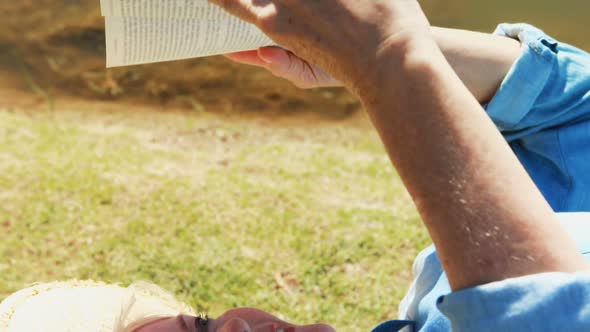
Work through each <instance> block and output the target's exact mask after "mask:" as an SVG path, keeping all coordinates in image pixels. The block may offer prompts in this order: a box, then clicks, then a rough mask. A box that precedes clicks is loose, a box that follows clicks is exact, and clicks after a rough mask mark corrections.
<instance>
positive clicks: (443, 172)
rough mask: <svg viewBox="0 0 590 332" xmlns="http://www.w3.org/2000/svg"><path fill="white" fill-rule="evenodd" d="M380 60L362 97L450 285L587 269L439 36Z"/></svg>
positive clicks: (456, 286)
mask: <svg viewBox="0 0 590 332" xmlns="http://www.w3.org/2000/svg"><path fill="white" fill-rule="evenodd" d="M407 45H409V46H407ZM404 49H405V50H404ZM408 49H409V50H408ZM382 57H383V58H384V59H387V60H386V61H384V63H382V64H381V66H380V68H383V69H384V70H383V73H382V78H381V82H380V83H381V84H378V85H376V86H377V87H378V88H375V89H373V90H366V92H368V94H366V95H365V97H364V98H362V99H363V100H364V102H365V104H366V107H367V109H368V112H369V114H370V116H371V118H372V120H373V122H374V124H375V126H376V128H377V129H378V131H379V133H380V135H381V137H382V140H383V142H384V144H385V146H386V148H387V151H388V153H389V155H390V157H391V159H392V161H393V164H394V165H395V166H396V168H397V170H398V172H399V174H400V176H401V178H402V180H403V181H404V183H405V185H406V187H407V188H408V190H409V192H410V193H411V195H412V197H413V199H414V201H415V202H416V205H417V207H418V209H419V211H420V213H421V215H422V217H423V220H424V223H425V225H426V227H427V228H428V231H429V233H430V235H431V237H432V239H433V241H434V243H435V245H436V247H437V251H438V255H439V257H440V259H441V262H442V264H443V266H444V269H445V271H446V273H447V275H448V277H449V281H450V283H451V286H452V287H453V289H463V288H467V287H471V286H476V285H481V284H485V283H488V282H492V281H499V280H503V279H506V278H509V277H517V276H523V275H529V274H534V273H541V272H549V271H567V272H573V271H577V270H581V269H586V268H587V266H586V264H585V262H584V260H583V258H582V256H581V255H579V254H578V252H577V249H576V246H575V245H574V243H573V241H572V240H571V239H570V238H569V237H568V235H567V234H566V233H565V232H564V231H563V230H562V228H561V226H560V225H559V222H557V221H556V217H555V215H554V213H553V211H552V210H551V208H550V207H549V205H548V204H547V203H546V201H545V200H544V198H543V196H542V195H541V193H540V192H539V191H538V189H537V188H536V186H535V184H534V183H533V181H532V180H531V179H530V177H529V176H528V175H527V173H526V171H525V170H524V168H523V167H522V166H521V164H520V163H519V161H518V160H517V158H516V156H515V155H514V154H513V152H512V151H511V150H510V148H509V146H508V144H507V143H506V142H505V140H504V139H503V137H502V136H501V134H500V133H499V132H498V130H497V129H496V127H495V126H494V124H493V123H492V121H491V120H490V119H489V117H488V116H487V115H486V114H485V112H484V111H483V109H482V108H481V106H480V105H479V104H478V102H477V101H476V100H475V99H474V98H473V96H472V95H471V94H470V93H469V92H468V91H467V89H466V87H465V86H464V85H463V84H462V82H461V81H460V80H459V78H458V77H457V75H456V74H455V73H454V72H453V70H452V69H451V67H450V66H449V65H448V63H447V62H446V61H445V58H444V57H443V55H442V53H441V52H440V50H439V49H438V47H437V46H436V43H435V42H434V41H433V40H429V39H428V38H424V39H423V40H419V41H412V42H409V43H408V44H406V45H401V46H399V45H394V46H392V47H390V49H389V50H388V54H386V55H383V56H382ZM477 57H478V56H475V58H477ZM386 68H387V69H386ZM361 97H363V96H362V95H361Z"/></svg>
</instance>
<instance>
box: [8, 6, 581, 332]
mask: <svg viewBox="0 0 590 332" xmlns="http://www.w3.org/2000/svg"><path fill="white" fill-rule="evenodd" d="M422 4H423V6H424V8H425V10H426V11H427V13H428V15H429V17H430V19H431V21H432V23H433V24H435V25H439V26H445V27H455V28H465V29H472V30H479V31H489V32H491V31H493V30H494V28H495V26H496V25H497V24H498V23H500V22H528V23H532V24H534V25H537V26H538V27H540V28H542V29H544V30H545V31H546V32H548V33H550V34H551V35H553V36H554V37H556V38H557V39H558V40H561V41H565V42H569V43H572V44H575V45H577V46H579V47H581V48H584V49H590V34H589V33H588V31H589V30H588V26H587V21H588V14H589V13H590V2H588V1H582V0H562V1H548V0H535V1H533V0H521V1H508V0H495V1H466V0H449V1H440V0H424V1H422ZM0 15H1V18H0V300H2V299H3V298H4V297H6V296H8V295H9V294H11V293H12V292H14V291H16V290H18V289H21V288H23V287H25V286H26V285H28V284H30V283H33V282H46V281H53V280H67V279H94V280H102V281H106V282H114V283H122V284H129V283H132V282H134V281H137V280H144V281H148V282H153V283H156V284H159V285H161V286H163V287H164V288H166V289H168V290H170V291H172V292H173V293H174V294H176V295H178V296H179V298H180V299H182V300H184V301H187V302H188V303H190V304H192V305H193V306H195V307H196V308H197V309H198V310H203V311H209V312H210V313H211V315H212V316H216V315H219V314H221V313H222V312H223V311H224V310H226V309H229V308H233V307H236V306H255V307H259V308H262V309H265V310H268V311H271V312H274V313H280V314H281V315H282V317H284V318H286V319H290V320H293V321H296V322H307V323H311V322H316V321H324V322H329V323H332V324H333V325H334V326H336V327H337V329H338V331H351V332H352V331H363V330H364V331H367V330H369V329H370V328H372V327H374V326H375V324H376V323H378V322H380V321H383V320H386V319H391V318H395V317H396V312H397V304H398V303H399V301H400V299H401V297H402V296H403V295H404V293H405V291H406V290H407V287H408V284H409V282H410V281H411V278H412V276H411V266H412V262H413V259H414V257H415V255H416V254H417V253H418V252H419V251H420V250H421V249H423V248H424V247H425V246H427V245H428V244H429V239H428V236H427V234H426V232H425V230H424V229H423V227H422V224H421V222H420V218H419V216H418V214H417V213H416V210H415V208H414V205H413V204H412V202H411V200H410V198H409V196H408V194H407V193H406V191H405V189H404V188H403V185H402V183H401V181H400V180H399V178H398V176H397V174H396V173H395V171H394V170H393V169H392V168H391V166H390V164H389V161H388V159H387V157H386V155H385V152H384V151H383V147H382V146H381V144H380V141H379V139H378V137H377V135H376V134H375V133H374V131H373V129H372V128H371V126H370V124H369V123H368V121H367V119H366V118H365V117H364V115H363V112H362V110H361V107H360V105H359V103H358V102H357V100H356V99H355V98H353V97H352V96H351V95H349V94H348V93H347V92H346V91H344V90H343V89H318V90H311V91H300V90H297V89H296V88H295V87H293V86H292V85H291V84H290V83H288V82H285V81H283V80H280V79H276V78H273V77H272V76H271V75H269V74H268V73H266V72H265V71H262V70H258V69H254V68H249V67H245V66H241V65H236V64H233V63H231V62H229V61H227V60H226V59H224V58H222V57H210V58H204V59H194V60H186V61H177V62H170V63H160V64H150V65H143V66H134V67H126V68H117V69H113V70H106V69H105V54H104V53H105V48H104V23H103V19H102V18H101V16H100V10H99V1H98V0H92V1H90V0H59V1H58V0H19V1H6V0H4V1H0Z"/></svg>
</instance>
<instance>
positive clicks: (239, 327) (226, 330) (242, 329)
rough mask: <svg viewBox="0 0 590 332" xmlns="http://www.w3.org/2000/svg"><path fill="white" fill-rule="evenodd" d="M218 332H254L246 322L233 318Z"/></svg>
mask: <svg viewBox="0 0 590 332" xmlns="http://www.w3.org/2000/svg"><path fill="white" fill-rule="evenodd" d="M216 332H252V329H251V328H250V326H249V325H248V323H246V321H245V320H243V319H239V318H232V319H230V320H228V321H227V322H225V323H224V324H223V326H222V327H221V328H220V329H218V330H217V331H216Z"/></svg>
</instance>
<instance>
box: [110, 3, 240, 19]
mask: <svg viewBox="0 0 590 332" xmlns="http://www.w3.org/2000/svg"><path fill="white" fill-rule="evenodd" d="M100 6H101V10H102V16H116V17H159V18H207V19H218V18H222V17H225V18H229V17H231V16H230V15H229V14H227V13H226V12H225V11H224V10H222V9H221V8H219V7H217V6H214V5H211V4H209V3H208V2H207V0H101V1H100Z"/></svg>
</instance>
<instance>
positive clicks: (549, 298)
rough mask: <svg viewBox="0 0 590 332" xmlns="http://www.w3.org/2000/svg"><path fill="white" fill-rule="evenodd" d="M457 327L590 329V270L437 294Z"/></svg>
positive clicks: (532, 277)
mask: <svg viewBox="0 0 590 332" xmlns="http://www.w3.org/2000/svg"><path fill="white" fill-rule="evenodd" d="M437 306H438V308H439V310H440V311H441V312H442V313H443V314H444V315H445V316H446V317H447V318H448V319H449V320H450V321H451V324H452V326H453V331H456V332H461V331H465V332H467V331H480V332H485V331H519V332H525V331H531V332H532V331H535V332H540V331H570V332H574V331H589V330H590V273H579V274H564V273H545V274H539V275H532V276H527V277H521V278H515V279H509V280H505V281H502V282H496V283H491V284H488V285H483V286H480V287H476V288H472V289H467V290H463V291H458V292H455V293H452V294H450V295H447V296H442V297H440V298H439V300H438V303H437Z"/></svg>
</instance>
